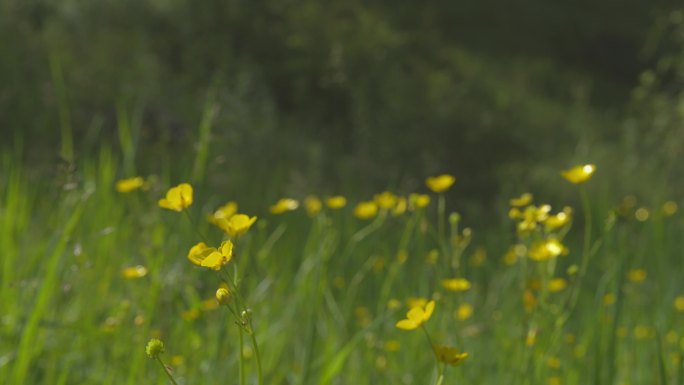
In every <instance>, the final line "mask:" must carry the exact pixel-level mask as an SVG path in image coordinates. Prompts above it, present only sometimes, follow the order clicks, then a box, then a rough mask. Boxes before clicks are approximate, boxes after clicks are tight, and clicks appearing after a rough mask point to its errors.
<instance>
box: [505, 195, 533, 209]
mask: <svg viewBox="0 0 684 385" xmlns="http://www.w3.org/2000/svg"><path fill="white" fill-rule="evenodd" d="M532 198H533V197H532V194H530V193H524V194H522V195H521V196H520V197H519V198H513V199H511V200H510V201H508V203H509V204H510V205H511V206H513V207H524V206H527V205H529V204H530V203H532Z"/></svg>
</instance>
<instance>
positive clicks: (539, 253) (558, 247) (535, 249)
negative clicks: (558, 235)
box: [527, 238, 568, 261]
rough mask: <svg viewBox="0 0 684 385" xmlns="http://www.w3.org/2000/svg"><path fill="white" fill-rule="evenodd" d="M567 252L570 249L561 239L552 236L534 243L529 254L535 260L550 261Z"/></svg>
mask: <svg viewBox="0 0 684 385" xmlns="http://www.w3.org/2000/svg"><path fill="white" fill-rule="evenodd" d="M567 253H568V249H567V248H566V247H565V246H564V245H563V244H562V243H561V242H560V241H559V240H557V239H554V238H552V239H548V240H545V241H538V242H535V243H534V244H532V247H531V248H530V250H529V252H528V254H527V255H528V256H529V257H530V259H532V260H535V261H548V260H549V259H552V258H556V257H557V256H559V255H566V254H567Z"/></svg>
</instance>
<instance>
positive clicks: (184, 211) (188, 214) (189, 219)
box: [183, 209, 209, 243]
mask: <svg viewBox="0 0 684 385" xmlns="http://www.w3.org/2000/svg"><path fill="white" fill-rule="evenodd" d="M183 213H184V214H185V217H186V218H188V221H190V227H192V229H193V230H195V233H196V234H197V235H198V236H199V237H200V239H201V240H203V241H204V242H205V243H209V241H208V240H207V237H206V236H204V234H202V233H201V232H200V231H199V229H198V228H197V226H195V221H193V220H192V218H191V217H190V213H189V212H188V210H186V209H183Z"/></svg>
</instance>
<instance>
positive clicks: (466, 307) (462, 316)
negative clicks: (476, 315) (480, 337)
mask: <svg viewBox="0 0 684 385" xmlns="http://www.w3.org/2000/svg"><path fill="white" fill-rule="evenodd" d="M471 315H473V305H471V304H469V303H462V304H460V305H459V306H458V309H456V313H455V316H456V318H457V319H458V320H459V321H465V320H467V319H468V318H470V316H471Z"/></svg>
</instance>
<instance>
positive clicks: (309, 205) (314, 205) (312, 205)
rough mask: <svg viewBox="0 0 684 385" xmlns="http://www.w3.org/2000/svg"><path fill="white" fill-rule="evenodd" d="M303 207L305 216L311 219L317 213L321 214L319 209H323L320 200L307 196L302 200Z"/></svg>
mask: <svg viewBox="0 0 684 385" xmlns="http://www.w3.org/2000/svg"><path fill="white" fill-rule="evenodd" d="M304 207H305V208H306V212H307V214H309V216H312V217H313V216H315V215H316V214H318V213H319V212H321V209H322V208H323V203H322V202H321V200H320V199H318V197H317V196H314V195H309V196H308V197H306V198H305V199H304Z"/></svg>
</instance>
